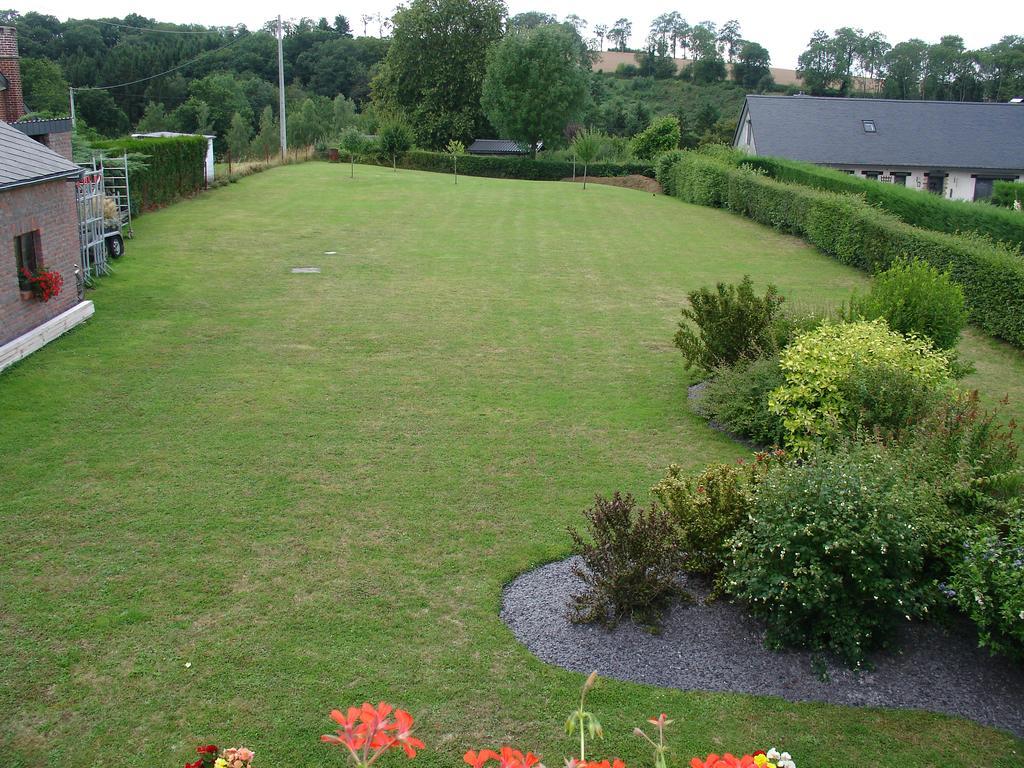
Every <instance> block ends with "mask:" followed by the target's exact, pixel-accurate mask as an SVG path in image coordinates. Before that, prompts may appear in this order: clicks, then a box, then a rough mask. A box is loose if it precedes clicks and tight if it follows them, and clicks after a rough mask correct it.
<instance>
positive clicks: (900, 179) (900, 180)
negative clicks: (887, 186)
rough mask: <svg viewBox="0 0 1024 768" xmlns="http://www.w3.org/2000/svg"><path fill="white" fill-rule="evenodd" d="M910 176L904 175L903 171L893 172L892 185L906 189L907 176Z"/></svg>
mask: <svg viewBox="0 0 1024 768" xmlns="http://www.w3.org/2000/svg"><path fill="white" fill-rule="evenodd" d="M909 175H910V174H909V173H904V172H902V171H893V172H892V183H893V184H899V185H900V186H901V187H905V186H907V176H909Z"/></svg>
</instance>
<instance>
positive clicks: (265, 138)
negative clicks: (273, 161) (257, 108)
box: [252, 107, 281, 161]
mask: <svg viewBox="0 0 1024 768" xmlns="http://www.w3.org/2000/svg"><path fill="white" fill-rule="evenodd" d="M252 149H253V152H255V153H256V154H257V155H260V156H262V157H263V159H264V160H268V161H269V160H270V156H271V155H276V154H277V153H278V152H280V151H281V133H280V130H279V127H278V122H277V120H276V119H275V118H274V109H273V107H264V108H263V112H262V113H261V114H260V127H259V131H257V133H256V138H254V139H253V141H252Z"/></svg>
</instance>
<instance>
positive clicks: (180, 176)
mask: <svg viewBox="0 0 1024 768" xmlns="http://www.w3.org/2000/svg"><path fill="white" fill-rule="evenodd" d="M94 146H96V147H97V148H98V149H102V150H104V151H106V152H108V153H110V154H111V155H119V154H121V153H122V152H128V153H129V154H131V153H139V154H144V155H146V156H147V157H146V163H145V167H144V168H141V167H140V168H138V169H132V168H129V172H128V177H129V178H128V181H129V184H130V186H131V195H132V212H133V213H137V212H139V211H147V210H151V209H153V208H159V207H160V206H163V205H168V204H169V203H173V202H175V201H176V200H179V199H180V198H182V197H187V196H188V195H192V194H195V193H196V192H198V191H199V190H200V189H203V187H204V186H205V185H206V139H205V138H204V137H202V136H173V137H167V138H154V139H115V140H112V141H98V142H95V144H94Z"/></svg>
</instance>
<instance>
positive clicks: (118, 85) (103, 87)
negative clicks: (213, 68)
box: [71, 37, 243, 91]
mask: <svg viewBox="0 0 1024 768" xmlns="http://www.w3.org/2000/svg"><path fill="white" fill-rule="evenodd" d="M242 39H243V38H242V37H236V38H235V39H234V40H232V41H231V42H230V43H227V44H226V45H222V46H221V47H220V48H214V49H213V50H212V51H203V52H202V53H200V54H199V55H198V56H196V57H195V58H194V59H189V60H188V61H186V62H185V63H184V64H179V65H178V66H176V67H171V68H170V69H167V70H164V71H163V72H158V73H157V74H155V75H150V76H149V77H140V78H139V79H138V80H129V81H128V82H126V83H116V84H114V85H82V86H78V87H75V88H72V89H71V90H73V91H108V90H110V89H111V88H124V87H125V86H128V85H135V84H137V83H144V82H146V81H147V80H155V79H156V78H158V77H163V76H164V75H169V74H171V72H177V71H178V70H179V69H184V68H185V67H187V66H188V65H189V64H194V63H195V62H197V61H199V59H201V58H203V56H207V55H209V54H211V53H218V52H220V51H223V50H224V49H225V48H229V47H231V46H232V45H234V44H235V43H237V42H238V41H239V40H242Z"/></svg>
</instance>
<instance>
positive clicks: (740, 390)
mask: <svg viewBox="0 0 1024 768" xmlns="http://www.w3.org/2000/svg"><path fill="white" fill-rule="evenodd" d="M784 381H785V379H784V378H783V375H782V370H781V369H780V368H779V358H778V357H777V356H774V355H772V356H769V357H762V358H759V359H757V360H740V361H739V362H737V363H735V364H734V365H729V366H722V367H720V368H717V369H715V371H714V372H713V375H712V377H711V379H710V380H709V381H708V383H707V385H706V386H705V387H704V391H703V393H702V394H701V397H700V400H699V402H698V405H697V409H698V411H699V412H700V414H701V415H702V416H704V417H705V418H706V419H709V420H711V421H713V422H715V423H716V424H718V425H719V426H721V427H722V429H725V430H726V431H728V432H730V433H732V434H734V435H739V436H741V437H745V438H748V439H749V440H753V441H754V442H755V443H757V444H758V445H765V446H773V445H781V444H782V442H783V439H784V430H783V426H782V419H781V418H780V417H779V416H778V415H777V414H775V413H772V411H771V409H770V408H769V407H768V396H769V395H770V394H771V393H772V392H774V391H775V390H776V389H777V388H778V387H780V386H782V384H783V383H784Z"/></svg>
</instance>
